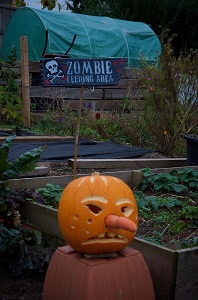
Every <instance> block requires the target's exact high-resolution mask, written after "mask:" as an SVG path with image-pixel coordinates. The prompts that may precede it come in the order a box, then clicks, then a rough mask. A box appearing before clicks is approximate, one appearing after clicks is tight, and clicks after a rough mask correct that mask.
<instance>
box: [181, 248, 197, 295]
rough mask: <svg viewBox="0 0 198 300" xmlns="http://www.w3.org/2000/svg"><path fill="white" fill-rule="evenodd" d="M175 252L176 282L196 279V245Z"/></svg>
mask: <svg viewBox="0 0 198 300" xmlns="http://www.w3.org/2000/svg"><path fill="white" fill-rule="evenodd" d="M177 253H178V267H177V283H178V284H181V283H182V284H183V283H184V282H193V281H198V247H194V248H190V249H181V250H178V251H177ZM197 296H198V294H197ZM190 299H191V298H190Z"/></svg>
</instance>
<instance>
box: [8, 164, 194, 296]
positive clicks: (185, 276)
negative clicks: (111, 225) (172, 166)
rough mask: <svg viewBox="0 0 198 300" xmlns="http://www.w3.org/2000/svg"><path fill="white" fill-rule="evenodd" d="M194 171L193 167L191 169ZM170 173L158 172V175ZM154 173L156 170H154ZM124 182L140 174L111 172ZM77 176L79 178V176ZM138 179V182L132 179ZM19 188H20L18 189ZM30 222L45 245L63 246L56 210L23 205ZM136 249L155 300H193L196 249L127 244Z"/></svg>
mask: <svg viewBox="0 0 198 300" xmlns="http://www.w3.org/2000/svg"><path fill="white" fill-rule="evenodd" d="M194 168H195V169H197V167H194ZM162 171H164V172H167V171H170V170H168V169H160V172H162ZM155 172H156V170H155ZM109 174H110V175H114V176H117V177H119V178H121V179H122V180H124V181H125V182H127V183H128V182H131V180H132V179H133V180H134V182H136V183H137V182H139V181H140V180H141V171H137V170H136V171H122V172H116V174H115V172H112V173H109ZM82 175H83V174H80V175H79V176H82ZM136 175H137V176H138V179H137V178H136ZM22 180H23V183H20V181H21V180H19V179H17V180H13V181H11V186H12V187H13V188H20V187H30V186H31V187H35V188H36V187H41V186H44V185H45V184H46V183H47V182H48V183H49V182H50V183H53V184H59V185H61V186H62V187H65V186H66V185H67V184H68V182H70V181H71V180H72V176H60V177H59V176H54V177H51V179H50V177H46V178H45V179H44V177H43V178H39V180H38V179H36V178H31V179H22ZM21 185H22V186H21ZM21 212H22V214H23V215H24V216H26V217H27V218H28V219H29V220H30V221H31V222H32V223H34V224H35V225H37V226H38V227H40V229H41V230H42V232H43V233H44V236H45V238H46V240H47V241H48V243H49V245H53V246H54V245H57V246H60V245H64V241H63V240H62V235H61V233H60V230H59V226H58V221H57V210H56V209H53V208H48V207H46V206H45V205H40V204H37V203H31V202H29V203H27V204H26V205H25V206H23V208H22V210H21ZM130 246H131V247H133V248H135V249H137V250H139V251H140V252H141V253H142V255H143V256H144V259H145V261H146V263H147V265H148V268H149V271H150V273H151V277H152V280H153V284H154V289H155V295H156V300H157V299H159V300H186V299H189V300H195V299H197V294H198V247H193V248H186V249H181V250H171V249H169V248H166V247H163V246H159V245H156V244H154V243H152V242H148V241H146V240H143V239H141V238H138V237H136V238H135V239H134V240H133V242H132V243H131V245H130Z"/></svg>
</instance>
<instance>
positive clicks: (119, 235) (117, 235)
mask: <svg viewBox="0 0 198 300" xmlns="http://www.w3.org/2000/svg"><path fill="white" fill-rule="evenodd" d="M116 237H118V238H119V239H123V238H124V236H123V235H122V234H119V233H118V234H116Z"/></svg>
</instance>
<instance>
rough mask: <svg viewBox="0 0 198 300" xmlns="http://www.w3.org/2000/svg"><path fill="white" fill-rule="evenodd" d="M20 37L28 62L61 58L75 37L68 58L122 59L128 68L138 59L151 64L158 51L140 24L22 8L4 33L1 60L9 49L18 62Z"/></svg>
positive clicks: (157, 44) (155, 41) (155, 40)
mask: <svg viewBox="0 0 198 300" xmlns="http://www.w3.org/2000/svg"><path fill="white" fill-rule="evenodd" d="M21 36H27V37H28V57H29V60H30V61H40V58H41V57H42V56H43V54H58V55H63V54H65V53H66V52H67V50H69V48H70V46H71V45H72V41H73V40H74V37H75V36H76V38H75V40H74V43H73V46H72V47H71V49H70V50H69V52H68V55H69V56H70V57H71V58H94V57H98V58H99V57H115V58H117V57H123V58H127V59H128V66H129V67H137V66H139V65H140V60H141V57H142V56H143V57H144V60H146V61H148V62H153V61H155V60H156V58H157V57H158V55H159V53H160V51H161V44H160V41H159V39H158V37H157V35H156V34H155V33H154V31H153V30H152V29H151V28H150V27H149V26H148V25H147V24H145V23H142V22H131V21H125V20H120V19H113V18H109V17H103V16H88V15H83V14H75V13H71V12H66V11H63V12H58V11H48V10H42V9H33V8H28V7H24V8H19V9H17V10H16V12H15V13H14V15H13V16H12V18H11V19H10V21H9V23H8V26H7V28H6V30H5V34H4V38H3V43H2V54H1V56H2V59H3V60H6V57H7V55H8V54H9V53H10V50H11V48H12V47H13V46H15V47H16V50H17V60H21V59H20V37H21Z"/></svg>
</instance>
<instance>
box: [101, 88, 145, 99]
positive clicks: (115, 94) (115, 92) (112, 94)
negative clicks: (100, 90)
mask: <svg viewBox="0 0 198 300" xmlns="http://www.w3.org/2000/svg"><path fill="white" fill-rule="evenodd" d="M126 96H127V97H128V98H130V99H143V95H142V93H141V92H140V91H139V90H137V89H130V90H129V91H128V90H126V89H118V88H112V89H105V90H104V98H105V99H122V98H124V97H126Z"/></svg>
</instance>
